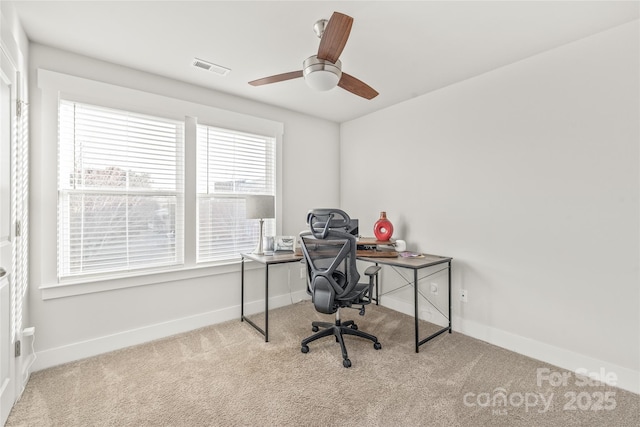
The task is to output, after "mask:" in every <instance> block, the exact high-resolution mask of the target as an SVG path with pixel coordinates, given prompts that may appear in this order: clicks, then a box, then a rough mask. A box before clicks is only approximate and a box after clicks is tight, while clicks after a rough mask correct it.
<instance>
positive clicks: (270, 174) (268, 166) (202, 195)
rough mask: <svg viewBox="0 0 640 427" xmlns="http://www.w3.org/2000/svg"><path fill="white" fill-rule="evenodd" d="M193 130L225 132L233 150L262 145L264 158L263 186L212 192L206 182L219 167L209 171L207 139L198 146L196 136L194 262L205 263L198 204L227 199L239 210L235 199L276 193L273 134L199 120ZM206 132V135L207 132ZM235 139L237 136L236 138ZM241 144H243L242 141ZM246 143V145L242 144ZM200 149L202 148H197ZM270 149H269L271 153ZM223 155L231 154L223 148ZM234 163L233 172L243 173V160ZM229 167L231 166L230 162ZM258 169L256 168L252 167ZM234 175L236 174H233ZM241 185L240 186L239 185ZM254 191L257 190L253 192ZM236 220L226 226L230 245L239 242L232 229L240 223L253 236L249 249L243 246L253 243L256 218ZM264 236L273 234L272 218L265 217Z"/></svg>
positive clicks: (245, 170)
mask: <svg viewBox="0 0 640 427" xmlns="http://www.w3.org/2000/svg"><path fill="white" fill-rule="evenodd" d="M197 128H198V129H197V130H198V131H200V130H202V131H209V130H212V131H213V132H216V133H219V134H225V135H226V136H227V137H231V138H233V143H232V145H233V149H236V148H238V147H242V146H243V145H244V147H249V148H247V149H248V150H251V148H252V146H253V148H254V149H257V150H259V148H258V146H260V147H265V153H264V154H265V156H266V157H265V158H264V159H263V160H264V162H265V163H264V165H265V170H264V172H265V175H264V176H262V178H264V183H263V185H261V186H260V188H252V189H247V188H245V189H243V188H234V189H233V190H229V191H216V189H215V188H211V185H210V182H209V180H210V178H211V175H217V174H219V172H222V171H220V170H215V169H214V170H209V166H210V164H209V156H208V155H209V149H210V148H211V147H210V145H209V139H208V138H207V142H206V143H205V145H206V146H202V145H201V140H200V139H199V138H200V134H198V149H197V156H198V166H197V172H198V178H197V179H198V183H197V186H196V187H197V202H198V206H197V210H198V212H197V216H196V217H197V224H198V234H197V236H198V237H197V240H198V241H197V255H196V261H197V262H198V263H203V262H204V263H206V262H211V260H210V259H207V257H206V256H204V255H202V254H201V252H200V249H201V248H202V246H201V244H202V243H203V241H205V240H207V239H205V238H203V237H202V236H201V232H202V230H201V229H200V225H201V222H202V216H203V212H202V211H201V210H200V208H201V206H202V205H201V203H202V202H204V201H208V202H215V201H216V200H226V201H230V202H232V203H234V206H236V207H237V208H238V209H242V208H241V205H238V204H236V203H235V202H236V201H242V200H245V201H246V199H247V197H248V196H252V195H268V196H274V197H275V196H276V194H275V192H276V182H277V180H276V165H275V154H276V153H275V151H276V148H275V138H273V137H269V136H265V135H257V134H255V133H247V132H239V131H237V130H235V129H225V128H221V127H218V126H210V125H207V124H203V123H199V124H198V126H197ZM207 135H208V134H207ZM236 138H237V139H236ZM238 140H239V141H240V143H239V144H238ZM263 141H264V146H262V145H260V143H261V142H263ZM243 143H244V144H243ZM245 144H248V145H245ZM201 150H202V151H201ZM272 150H273V152H272ZM251 153H252V154H257V152H256V151H253V150H251ZM224 154H225V155H231V154H232V153H230V152H228V151H225V152H224ZM252 159H253V160H254V164H260V168H259V169H262V166H263V164H262V163H259V162H258V161H257V160H256V158H255V157H252ZM232 162H233V163H234V165H233V166H236V165H237V166H238V168H237V169H236V168H235V167H234V169H233V173H234V174H235V173H244V172H247V169H246V167H247V166H249V165H248V164H247V163H245V162H235V161H232ZM230 166H231V165H230ZM224 167H225V168H227V167H228V166H227V165H225V166H224ZM256 169H258V168H256ZM256 169H253V172H256ZM220 175H223V176H225V177H229V174H228V173H225V172H222V173H221V174H220ZM203 178H204V182H201V180H202V179H203ZM234 178H237V177H234ZM234 187H236V185H235V184H234ZM240 187H241V186H240ZM256 191H258V192H256ZM239 219H240V221H239V222H240V224H236V225H235V227H232V228H230V229H227V231H230V232H233V233H234V244H236V245H241V242H239V241H238V236H237V235H236V234H235V233H236V232H238V231H239V230H241V229H242V227H243V226H245V227H247V229H248V230H251V237H252V238H253V239H255V241H254V242H252V243H251V244H252V245H253V247H251V248H246V252H250V251H251V250H253V249H254V248H255V246H256V244H257V239H258V237H257V235H258V229H259V227H258V221H257V220H246V219H244V218H239ZM264 235H272V236H273V235H275V221H274V219H265V220H264ZM231 257H232V258H235V259H239V258H240V253H238V252H236V253H235V255H233V254H232V255H231Z"/></svg>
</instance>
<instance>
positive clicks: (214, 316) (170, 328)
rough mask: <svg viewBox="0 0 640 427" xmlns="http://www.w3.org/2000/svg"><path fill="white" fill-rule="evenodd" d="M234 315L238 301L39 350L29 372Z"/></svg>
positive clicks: (255, 304)
mask: <svg viewBox="0 0 640 427" xmlns="http://www.w3.org/2000/svg"><path fill="white" fill-rule="evenodd" d="M303 299H308V295H307V293H306V291H299V292H292V293H291V294H285V295H278V296H275V297H271V298H269V309H273V308H278V307H284V306H286V305H290V304H291V303H292V302H293V303H296V302H298V301H301V300H303ZM244 309H245V314H254V313H260V312H262V311H264V300H259V301H252V302H247V303H245V307H244ZM233 319H237V320H238V321H239V320H240V305H235V306H232V307H226V308H223V309H220V310H214V311H209V312H206V313H200V314H197V315H194V316H189V317H184V318H181V319H176V320H171V321H169V322H163V323H158V324H155V325H149V326H145V327H143V328H137V329H131V330H128V331H123V332H119V333H117V334H112V335H107V336H102V337H98V338H94V339H91V340H87V341H81V342H76V343H73V344H68V345H65V346H61V347H57V348H52V349H48V350H43V351H39V352H38V353H37V358H36V360H35V363H34V364H33V367H32V368H33V369H32V372H35V371H39V370H42V369H46V368H50V367H52V366H57V365H62V364H63V363H68V362H73V361H75V360H80V359H85V358H87V357H91V356H97V355H99V354H103V353H107V352H110V351H114V350H119V349H121V348H125V347H130V346H132V345H137V344H143V343H146V342H149V341H153V340H157V339H160V338H165V337H168V336H171V335H175V334H179V333H183V332H188V331H191V330H194V329H198V328H203V327H205V326H209V325H213V324H216V323H221V322H225V321H227V320H233Z"/></svg>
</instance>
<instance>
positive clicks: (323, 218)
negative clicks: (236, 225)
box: [300, 209, 360, 314]
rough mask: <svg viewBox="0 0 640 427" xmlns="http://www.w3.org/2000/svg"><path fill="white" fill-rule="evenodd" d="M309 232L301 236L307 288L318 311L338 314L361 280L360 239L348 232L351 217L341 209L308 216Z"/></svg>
mask: <svg viewBox="0 0 640 427" xmlns="http://www.w3.org/2000/svg"><path fill="white" fill-rule="evenodd" d="M307 223H308V224H309V229H310V230H309V231H304V232H302V233H300V243H301V245H302V253H303V256H304V258H305V261H306V264H307V287H308V289H307V290H308V292H309V293H310V294H311V295H312V301H313V303H314V306H315V308H316V310H318V311H319V312H321V313H327V314H330V313H335V312H336V310H337V309H338V308H339V307H340V305H341V304H342V303H344V302H347V301H348V300H347V297H348V296H349V295H350V294H351V293H352V291H353V289H354V288H355V286H356V285H357V284H358V281H359V280H360V274H359V273H358V270H357V268H356V244H357V242H356V238H355V236H353V235H352V234H349V233H347V232H346V231H345V229H346V227H347V226H348V225H349V223H350V218H349V216H348V215H347V214H346V213H345V212H344V211H341V210H339V209H316V210H312V211H310V212H309V214H308V215H307Z"/></svg>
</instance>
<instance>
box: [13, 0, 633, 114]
mask: <svg viewBox="0 0 640 427" xmlns="http://www.w3.org/2000/svg"><path fill="white" fill-rule="evenodd" d="M2 1H6V0H2ZM14 6H15V8H16V11H17V12H18V15H19V17H20V20H21V22H22V25H23V27H24V29H25V31H26V33H27V36H28V37H29V39H30V40H32V41H34V42H37V43H40V44H45V45H49V46H53V47H57V48H61V49H65V50H68V51H72V52H76V53H80V54H83V55H86V56H90V57H94V58H97V59H102V60H105V61H109V62H112V63H116V64H121V65H125V66H128V67H131V68H135V69H139V70H143V71H147V72H150V73H155V74H159V75H163V76H166V77H170V78H173V79H177V80H182V81H186V82H189V83H193V84H196V85H200V86H204V87H207V88H211V89H215V90H218V91H222V92H226V93H230V94H234V95H238V96H241V97H244V98H249V99H254V100H256V101H261V102H264V103H268V104H272V105H277V106H280V107H284V108H288V109H291V110H295V111H300V112H303V113H307V114H311V115H314V116H317V117H322V118H325V119H328V120H332V121H335V122H344V121H347V120H350V119H353V118H356V117H360V116H362V115H365V114H368V113H370V112H373V111H376V110H379V109H382V108H385V107H388V106H390V105H393V104H396V103H399V102H402V101H405V100H407V99H410V98H413V97H416V96H419V95H422V94H425V93H428V92H431V91H434V90H437V89H439V88H442V87H444V86H447V85H450V84H452V83H456V82H459V81H461V80H465V79H468V78H470V77H473V76H476V75H479V74H482V73H484V72H487V71H489V70H493V69H495V68H498V67H501V66H504V65H507V64H510V63H513V62H516V61H519V60H521V59H524V58H527V57H529V56H531V55H535V54H537V53H539V52H543V51H545V50H548V49H552V48H554V47H557V46H560V45H563V44H565V43H569V42H571V41H574V40H578V39H580V38H583V37H587V36H589V35H591V34H594V33H597V32H600V31H603V30H606V29H608V28H611V27H614V26H617V25H620V24H623V23H625V22H629V21H632V20H635V19H638V17H639V12H638V11H639V2H637V1H622V2H613V1H592V2H581V1H567V2H560V1H548V2H547V1H532V2H521V1H494V2H486V1H467V2H458V1H406V2H399V1H353V2H351V1H349V2H347V1H314V2H309V1H252V2H249V1H126V2H124V1H106V2H99V1H70V2H63V1H17V2H15V5H14ZM333 11H339V12H342V13H345V14H347V15H350V16H352V17H353V18H354V24H353V28H352V30H351V35H350V37H349V40H348V42H347V45H346V47H345V49H344V51H343V53H342V55H341V57H340V59H341V60H342V63H343V70H344V71H345V72H347V73H349V74H351V75H353V76H354V77H357V78H359V79H360V80H363V81H364V82H366V83H368V84H369V85H370V86H372V87H373V88H374V89H376V90H377V91H378V92H380V95H379V96H378V97H376V98H374V99H373V100H371V101H368V100H365V99H362V98H360V97H358V96H355V95H353V94H350V93H349V92H346V91H344V90H342V89H340V88H336V89H333V90H331V91H328V92H314V91H313V90H312V89H310V88H308V87H307V86H306V84H305V83H304V80H303V79H296V80H290V81H286V82H280V83H275V84H271V85H267V86H259V87H253V86H250V85H249V84H248V83H247V82H248V81H250V80H255V79H257V78H261V77H265V76H269V75H272V74H279V73H284V72H288V71H295V70H300V69H302V61H303V60H304V59H305V58H306V57H308V56H310V55H313V54H315V53H316V52H317V49H318V43H319V39H318V38H317V37H316V35H315V34H314V32H313V29H312V28H313V24H314V23H315V22H316V21H317V20H318V19H321V18H326V19H329V18H330V16H331V14H332V13H333ZM194 57H197V58H200V59H204V60H207V61H210V62H213V63H215V64H219V65H222V66H225V67H228V68H231V70H232V71H231V73H229V75H227V76H226V77H220V76H218V75H215V74H213V73H210V72H207V71H204V70H202V69H198V68H194V67H193V66H192V65H191V64H192V61H193V59H194Z"/></svg>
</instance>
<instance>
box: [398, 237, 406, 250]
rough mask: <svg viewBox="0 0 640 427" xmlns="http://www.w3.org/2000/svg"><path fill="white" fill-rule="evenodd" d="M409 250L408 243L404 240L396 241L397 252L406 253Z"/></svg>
mask: <svg viewBox="0 0 640 427" xmlns="http://www.w3.org/2000/svg"><path fill="white" fill-rule="evenodd" d="M406 250H407V242H405V241H404V240H396V252H404V251H406Z"/></svg>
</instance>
